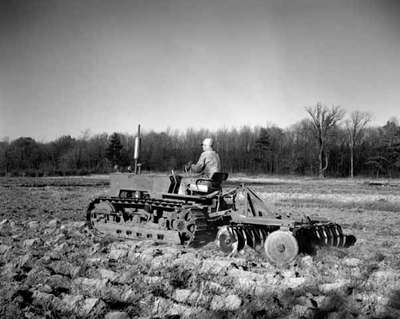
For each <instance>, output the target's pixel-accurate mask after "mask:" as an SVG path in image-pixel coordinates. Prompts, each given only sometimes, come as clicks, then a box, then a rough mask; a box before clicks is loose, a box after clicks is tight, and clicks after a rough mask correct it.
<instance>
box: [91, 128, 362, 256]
mask: <svg viewBox="0 0 400 319" xmlns="http://www.w3.org/2000/svg"><path fill="white" fill-rule="evenodd" d="M138 136H140V135H139V134H138ZM139 141H140V140H139V139H137V140H136V142H137V143H136V145H135V146H136V147H135V173H114V174H112V175H111V196H104V197H98V198H96V199H94V200H93V201H92V202H91V203H90V204H89V206H88V209H87V220H88V223H89V225H90V226H91V227H92V228H94V229H95V230H96V231H98V232H100V233H102V234H111V235H113V236H117V237H120V238H127V239H136V240H138V239H139V240H143V239H148V240H154V241H161V242H172V243H178V244H182V245H187V246H190V247H201V246H203V245H205V244H207V243H209V242H211V241H214V240H216V242H217V244H218V246H219V247H220V249H221V250H222V251H224V252H225V253H227V254H230V255H234V254H235V253H236V252H238V251H240V250H242V249H243V248H244V247H245V246H246V245H247V246H249V247H252V248H254V249H257V250H260V249H262V248H263V249H264V251H265V255H266V257H267V258H268V260H269V261H271V262H273V263H275V264H286V263H290V262H291V261H292V260H294V258H295V257H296V256H297V254H298V253H312V252H313V251H314V249H315V248H316V247H318V246H321V245H328V246H336V247H349V246H352V245H353V244H354V243H355V241H356V238H355V237H354V236H353V235H345V234H344V233H343V231H342V228H341V226H340V225H338V224H336V223H333V222H330V221H328V220H325V219H322V218H313V217H309V216H302V217H299V218H292V217H289V216H282V215H280V214H277V213H274V212H273V210H272V209H271V208H269V207H268V205H267V204H266V203H264V201H263V200H262V199H261V198H260V197H259V196H258V195H257V193H256V192H255V191H254V190H253V189H251V188H250V187H248V186H245V185H241V186H240V187H235V188H232V189H230V190H227V191H225V190H223V188H222V184H223V182H224V181H226V179H227V177H228V174H226V173H214V175H213V176H212V177H211V178H210V179H205V178H200V177H199V178H194V177H191V176H188V174H183V175H176V174H175V173H174V172H172V173H171V175H169V176H167V175H166V176H160V175H141V174H140V167H139V170H138V169H137V159H138V149H139V146H138V145H139Z"/></svg>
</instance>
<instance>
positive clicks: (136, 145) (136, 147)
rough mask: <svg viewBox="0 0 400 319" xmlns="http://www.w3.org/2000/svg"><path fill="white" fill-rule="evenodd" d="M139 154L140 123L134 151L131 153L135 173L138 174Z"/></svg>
mask: <svg viewBox="0 0 400 319" xmlns="http://www.w3.org/2000/svg"><path fill="white" fill-rule="evenodd" d="M139 156H140V124H139V125H138V131H137V136H136V138H135V152H134V154H133V159H134V160H135V174H138V166H139ZM139 174H140V169H139Z"/></svg>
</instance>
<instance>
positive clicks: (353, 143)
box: [346, 111, 371, 178]
mask: <svg viewBox="0 0 400 319" xmlns="http://www.w3.org/2000/svg"><path fill="white" fill-rule="evenodd" d="M369 121H371V115H370V114H369V113H366V112H360V111H354V112H353V113H351V115H350V119H349V120H347V121H346V131H347V136H348V138H349V147H350V177H351V178H353V177H354V150H355V148H356V147H357V146H358V145H360V143H361V141H362V139H363V131H364V129H365V127H366V125H367V124H368V122H369Z"/></svg>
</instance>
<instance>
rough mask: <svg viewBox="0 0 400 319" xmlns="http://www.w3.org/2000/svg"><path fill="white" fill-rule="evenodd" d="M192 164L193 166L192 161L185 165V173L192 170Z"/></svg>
mask: <svg viewBox="0 0 400 319" xmlns="http://www.w3.org/2000/svg"><path fill="white" fill-rule="evenodd" d="M192 164H193V162H192V161H190V162H188V163H187V164H185V166H184V167H183V168H184V170H185V172H188V171H190V168H191V167H192Z"/></svg>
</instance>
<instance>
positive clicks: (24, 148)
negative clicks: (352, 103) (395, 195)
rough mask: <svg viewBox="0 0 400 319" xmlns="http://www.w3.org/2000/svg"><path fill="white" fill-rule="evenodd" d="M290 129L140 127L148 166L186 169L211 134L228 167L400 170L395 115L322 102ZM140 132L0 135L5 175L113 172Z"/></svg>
mask: <svg viewBox="0 0 400 319" xmlns="http://www.w3.org/2000/svg"><path fill="white" fill-rule="evenodd" d="M305 116H306V117H305V118H304V119H303V120H301V121H299V122H298V123H296V124H294V125H292V126H290V127H289V128H286V129H282V128H279V127H277V126H274V125H271V126H267V127H261V126H257V127H250V126H243V127H241V128H232V129H218V130H216V131H210V130H206V129H201V130H194V129H187V130H186V131H184V132H180V131H178V130H171V129H168V130H166V131H164V132H154V131H149V132H145V133H144V134H142V139H141V141H142V143H141V152H140V162H141V163H142V171H152V172H167V171H170V170H172V169H174V170H177V171H180V170H181V169H182V168H183V166H184V164H185V163H187V162H188V161H191V160H192V161H193V160H197V158H198V157H199V155H200V153H201V146H200V144H201V141H202V140H203V139H204V138H205V137H210V136H211V137H213V138H214V140H215V149H216V150H217V152H218V153H219V154H220V157H221V159H222V165H223V169H224V171H226V172H229V173H238V172H240V173H248V174H260V173H263V174H293V175H309V176H312V175H317V176H320V177H324V176H332V177H345V176H350V177H353V176H356V175H357V176H378V177H381V176H385V177H398V176H400V126H399V123H398V121H397V119H395V118H392V119H389V120H388V121H387V123H386V124H385V125H383V126H378V127H372V126H370V125H369V123H370V119H371V116H370V114H368V113H364V112H359V111H355V112H352V113H351V114H349V115H348V116H346V113H345V110H344V109H343V108H342V107H340V106H331V107H328V106H326V105H323V104H320V103H318V104H316V105H314V106H311V107H307V108H305ZM134 139H135V136H134V135H130V134H122V133H113V134H111V135H108V134H106V133H103V134H97V135H93V136H89V135H87V134H84V135H83V136H81V137H78V138H74V137H71V136H69V135H66V136H62V137H60V138H57V139H56V140H54V141H51V142H46V143H43V142H37V141H35V140H34V139H32V138H30V137H20V138H18V139H15V140H13V141H8V140H6V139H3V141H1V142H0V175H1V176H21V175H27V176H52V175H62V176H65V175H85V174H93V173H109V172H111V171H113V170H114V169H115V168H116V167H118V168H119V169H120V170H125V169H127V168H128V167H129V166H132V165H133V156H134Z"/></svg>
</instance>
